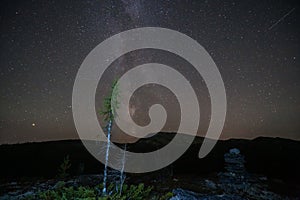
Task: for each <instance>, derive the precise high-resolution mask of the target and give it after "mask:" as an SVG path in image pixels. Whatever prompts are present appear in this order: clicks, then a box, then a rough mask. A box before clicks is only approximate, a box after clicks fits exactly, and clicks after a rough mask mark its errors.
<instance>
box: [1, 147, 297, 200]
mask: <svg viewBox="0 0 300 200" xmlns="http://www.w3.org/2000/svg"><path fill="white" fill-rule="evenodd" d="M224 160H225V170H224V171H222V172H219V173H216V174H212V175H209V176H205V177H203V176H196V175H195V176H173V175H172V174H171V175H170V176H169V177H168V178H161V176H160V178H158V177H156V178H151V181H149V180H145V179H144V178H142V177H134V176H132V177H128V178H127V182H128V183H129V184H130V182H135V183H137V182H145V185H153V186H154V189H153V192H155V193H156V194H157V193H161V194H163V193H166V192H168V191H172V193H173V197H171V198H170V199H171V200H196V199H208V200H210V199H212V200H214V199H237V200H239V199H300V193H298V194H297V193H293V194H277V193H276V192H274V191H272V189H271V188H270V184H269V183H270V180H268V178H267V177H265V176H259V175H255V174H251V173H248V172H247V171H246V169H245V166H244V163H245V159H244V156H243V155H241V153H240V151H239V150H238V149H235V148H234V149H230V151H229V152H228V153H226V154H225V155H224ZM162 173H165V172H162ZM101 180H102V176H101V175H81V176H75V177H73V178H69V179H65V180H64V186H66V187H68V186H73V187H78V186H94V185H97V184H99V182H100V181H101ZM110 180H112V178H110ZM60 184H61V181H59V180H58V179H51V180H36V181H20V182H9V183H5V184H2V185H1V186H0V189H1V194H2V195H1V197H0V199H1V200H2V199H3V200H5V199H23V198H26V197H28V196H31V195H33V194H35V193H37V192H38V191H45V190H55V189H56V188H57V187H60ZM299 188H300V187H299ZM299 191H300V190H299ZM149 199H151V197H149Z"/></svg>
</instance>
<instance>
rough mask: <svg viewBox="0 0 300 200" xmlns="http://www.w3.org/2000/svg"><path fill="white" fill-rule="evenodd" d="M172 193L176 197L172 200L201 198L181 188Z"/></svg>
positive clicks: (195, 199)
mask: <svg viewBox="0 0 300 200" xmlns="http://www.w3.org/2000/svg"><path fill="white" fill-rule="evenodd" d="M172 193H173V194H174V196H173V197H172V198H171V199H170V200H197V199H199V198H200V196H199V194H197V193H195V192H192V191H189V190H183V189H181V188H177V189H174V190H173V191H172Z"/></svg>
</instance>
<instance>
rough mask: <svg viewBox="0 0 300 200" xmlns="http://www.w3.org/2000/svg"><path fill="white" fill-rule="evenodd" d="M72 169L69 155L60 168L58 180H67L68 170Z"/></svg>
mask: <svg viewBox="0 0 300 200" xmlns="http://www.w3.org/2000/svg"><path fill="white" fill-rule="evenodd" d="M70 167H71V163H70V158H69V155H67V156H66V157H65V158H64V160H63V162H62V163H61V165H60V166H59V168H58V178H66V177H67V176H69V173H68V170H69V169H70Z"/></svg>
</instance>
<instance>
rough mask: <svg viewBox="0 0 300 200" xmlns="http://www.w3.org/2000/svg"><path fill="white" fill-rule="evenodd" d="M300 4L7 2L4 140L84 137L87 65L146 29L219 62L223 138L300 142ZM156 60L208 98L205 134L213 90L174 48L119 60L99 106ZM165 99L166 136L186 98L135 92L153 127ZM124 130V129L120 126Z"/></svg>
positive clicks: (0, 132) (203, 100)
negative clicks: (82, 79)
mask: <svg viewBox="0 0 300 200" xmlns="http://www.w3.org/2000/svg"><path fill="white" fill-rule="evenodd" d="M297 2H298V1H285V0H281V1H263V0H260V1H253V0H251V1H250V0H249V1H237V0H232V1H230V0H225V1H196V0H195V1H173V0H161V1H152V0H151V1H146V0H144V1H131V0H129V1H125V0H123V1H116V2H115V1H90V0H87V1H64V0H63V1H60V0H57V1H56V0H49V1H35V0H32V1H21V0H19V1H1V3H0V10H1V11H0V22H1V26H0V27H1V28H0V29H1V32H0V44H1V46H0V47H1V49H0V87H1V89H0V92H1V99H0V106H1V112H0V143H2V144H3V143H18V142H31V141H44V140H60V139H70V138H78V135H77V133H76V130H75V126H74V123H73V118H72V107H71V104H72V88H73V83H74V80H75V76H76V73H77V71H78V69H79V67H80V65H81V63H82V62H83V60H84V58H85V57H86V56H87V55H88V54H89V52H90V51H91V50H92V49H93V48H95V47H96V46H97V45H98V44H99V43H101V42H102V41H104V40H105V39H107V38H109V37H110V36H112V35H114V34H117V33H119V32H121V31H125V30H128V29H132V28H137V27H145V26H153V27H164V28H169V29H173V30H176V31H180V32H182V33H184V34H186V35H188V36H190V37H192V38H193V39H195V40H197V41H198V42H199V43H200V44H201V45H202V46H203V47H204V48H205V49H206V50H207V51H208V52H209V54H210V55H211V57H212V58H213V59H214V61H215V63H216V65H217V66H218V68H219V70H220V73H221V75H222V78H223V80H224V84H225V87H226V92H227V101H228V111H227V118H226V122H225V127H224V130H223V133H222V136H221V137H222V138H223V139H225V138H232V137H234V138H254V137H258V136H270V137H283V138H291V139H297V140H299V139H300V123H299V119H300V93H299V91H300V41H299V35H300V26H299V24H300V7H299V3H297ZM175 42H176V41H175ZM154 61H155V62H159V63H163V64H168V65H169V66H172V67H173V68H175V69H177V70H179V71H180V72H182V74H183V75H185V76H186V78H187V79H189V80H190V81H191V84H192V85H193V87H194V89H195V91H196V93H197V95H198V98H199V101H200V109H201V117H202V119H201V122H200V128H199V135H204V134H205V131H206V129H207V127H208V123H209V115H210V110H209V106H210V99H209V95H208V92H207V88H206V87H205V84H204V82H203V80H202V78H201V76H200V75H198V74H197V73H195V70H194V69H193V67H192V66H190V65H189V63H187V62H186V61H185V60H184V59H182V58H179V57H177V56H175V55H172V54H170V53H168V52H163V51H158V50H151V49H148V50H147V49H146V50H140V51H135V52H131V53H129V54H128V55H124V56H122V57H121V58H119V59H118V60H117V61H115V62H114V63H113V64H112V65H111V66H110V68H109V69H108V70H107V71H106V72H105V77H103V78H102V79H101V81H100V83H99V85H98V89H99V90H98V91H97V95H96V100H97V105H96V110H99V109H100V108H101V104H102V100H103V97H104V96H105V95H107V91H108V88H109V87H110V85H111V82H112V81H113V80H114V79H115V78H117V77H120V76H121V75H122V74H123V73H125V72H126V70H128V69H130V68H132V67H134V66H137V65H140V64H143V63H147V62H154ZM156 102H159V103H161V104H162V105H164V106H165V107H166V109H167V111H168V112H170V113H171V114H170V115H169V118H168V120H167V124H166V125H165V128H164V130H165V131H176V128H177V127H178V123H179V116H180V113H178V110H179V105H178V102H177V101H176V99H174V95H173V94H172V93H171V92H170V91H168V90H167V89H166V88H163V87H159V86H157V85H148V86H145V87H144V89H143V88H141V89H140V90H138V91H137V92H136V93H135V96H134V97H133V98H132V105H131V111H132V113H131V114H132V116H133V118H134V119H136V121H137V123H139V124H141V125H142V124H147V120H148V118H147V107H149V106H150V105H151V104H153V103H156ZM100 120H101V117H99V121H100ZM115 132H116V133H117V132H120V130H118V129H117V128H116V127H115Z"/></svg>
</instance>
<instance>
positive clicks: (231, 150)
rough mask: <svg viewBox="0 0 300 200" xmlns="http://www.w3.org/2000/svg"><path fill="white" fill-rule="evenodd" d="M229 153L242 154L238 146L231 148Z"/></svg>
mask: <svg viewBox="0 0 300 200" xmlns="http://www.w3.org/2000/svg"><path fill="white" fill-rule="evenodd" d="M229 153H230V154H240V150H239V149H237V148H233V149H230V150H229Z"/></svg>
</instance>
